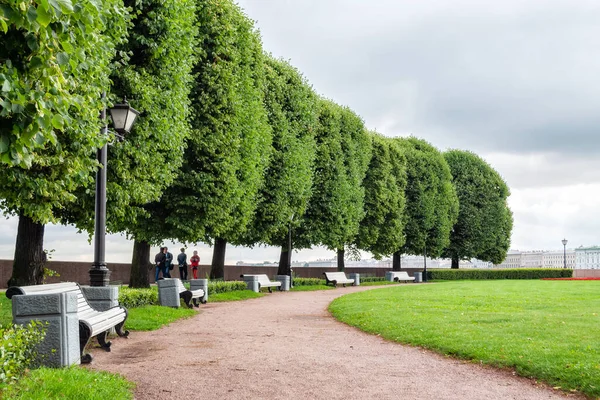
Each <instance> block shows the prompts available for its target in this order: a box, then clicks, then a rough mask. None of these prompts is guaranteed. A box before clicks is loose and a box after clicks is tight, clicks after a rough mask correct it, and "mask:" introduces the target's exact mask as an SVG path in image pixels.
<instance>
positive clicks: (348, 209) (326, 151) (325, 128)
mask: <svg viewBox="0 0 600 400" xmlns="http://www.w3.org/2000/svg"><path fill="white" fill-rule="evenodd" d="M318 107H319V117H318V125H317V130H316V135H315V139H316V143H317V157H316V160H315V167H314V168H315V172H314V180H313V190H312V196H311V199H310V201H309V206H308V208H307V212H306V213H305V215H304V219H303V221H302V225H301V226H300V228H299V229H298V232H297V235H295V237H296V239H295V242H296V243H297V247H311V246H313V245H318V244H320V245H323V246H325V247H327V248H328V249H330V250H336V251H337V250H342V251H343V249H344V247H345V246H346V245H349V244H351V243H352V242H353V240H354V237H355V236H356V234H357V233H358V225H359V223H360V221H361V219H362V217H363V200H364V188H363V187H362V181H363V179H364V176H365V173H366V170H367V167H368V162H369V159H370V156H371V139H370V137H369V136H368V134H367V131H366V130H365V128H364V125H363V122H362V120H361V119H360V118H359V117H358V116H357V115H356V114H354V113H353V112H352V111H351V110H350V109H347V108H343V107H341V106H338V105H336V104H335V103H333V102H331V101H329V100H324V99H322V100H320V101H319V104H318Z"/></svg>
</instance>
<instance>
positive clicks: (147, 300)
mask: <svg viewBox="0 0 600 400" xmlns="http://www.w3.org/2000/svg"><path fill="white" fill-rule="evenodd" d="M119 304H120V305H122V306H123V307H125V308H134V307H142V306H151V305H156V304H158V289H157V288H150V289H132V288H128V287H121V289H120V290H119Z"/></svg>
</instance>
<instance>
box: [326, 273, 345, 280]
mask: <svg viewBox="0 0 600 400" xmlns="http://www.w3.org/2000/svg"><path fill="white" fill-rule="evenodd" d="M325 276H326V277H327V280H329V281H340V280H347V279H348V277H346V274H345V273H343V272H325Z"/></svg>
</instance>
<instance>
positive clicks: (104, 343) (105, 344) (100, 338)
mask: <svg viewBox="0 0 600 400" xmlns="http://www.w3.org/2000/svg"><path fill="white" fill-rule="evenodd" d="M107 334H108V331H106V332H102V333H100V334H99V335H96V338H97V339H98V343H99V344H100V347H102V348H103V349H104V350H106V351H110V345H111V344H112V343H111V342H110V340H108V341H107V340H106V335H107Z"/></svg>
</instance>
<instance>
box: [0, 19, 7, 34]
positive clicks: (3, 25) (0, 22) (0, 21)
mask: <svg viewBox="0 0 600 400" xmlns="http://www.w3.org/2000/svg"><path fill="white" fill-rule="evenodd" d="M0 28H2V31H3V32H4V33H6V32H8V25H7V24H6V22H5V21H4V19H3V18H0Z"/></svg>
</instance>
